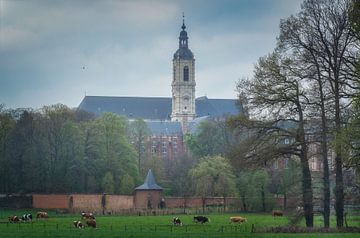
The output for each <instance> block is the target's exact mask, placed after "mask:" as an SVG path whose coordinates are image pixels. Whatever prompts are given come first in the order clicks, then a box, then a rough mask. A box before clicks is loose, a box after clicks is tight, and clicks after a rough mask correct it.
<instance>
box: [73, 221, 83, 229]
mask: <svg viewBox="0 0 360 238" xmlns="http://www.w3.org/2000/svg"><path fill="white" fill-rule="evenodd" d="M73 224H74V226H75V227H76V228H79V229H84V228H85V226H84V225H83V224H82V223H81V221H74V222H73Z"/></svg>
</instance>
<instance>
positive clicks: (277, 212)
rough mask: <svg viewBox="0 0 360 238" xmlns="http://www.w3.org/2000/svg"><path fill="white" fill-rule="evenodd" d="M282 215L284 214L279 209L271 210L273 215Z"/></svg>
mask: <svg viewBox="0 0 360 238" xmlns="http://www.w3.org/2000/svg"><path fill="white" fill-rule="evenodd" d="M283 215H284V213H283V211H280V210H274V211H273V212H272V216H273V217H282V216H283Z"/></svg>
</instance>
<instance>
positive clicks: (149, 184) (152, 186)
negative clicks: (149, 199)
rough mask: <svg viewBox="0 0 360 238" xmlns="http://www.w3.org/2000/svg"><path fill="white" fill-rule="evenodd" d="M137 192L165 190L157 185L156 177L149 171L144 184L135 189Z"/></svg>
mask: <svg viewBox="0 0 360 238" xmlns="http://www.w3.org/2000/svg"><path fill="white" fill-rule="evenodd" d="M135 190H163V188H162V187H160V186H159V185H157V184H156V182H155V178H154V175H153V173H152V171H151V169H149V171H148V173H147V175H146V178H145V182H144V184H143V185H140V186H139V187H137V188H135Z"/></svg>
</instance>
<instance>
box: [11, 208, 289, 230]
mask: <svg viewBox="0 0 360 238" xmlns="http://www.w3.org/2000/svg"><path fill="white" fill-rule="evenodd" d="M272 216H273V217H276V216H283V212H282V211H278V210H276V211H273V212H272ZM36 218H37V219H44V218H49V215H48V213H47V212H38V213H37V214H36ZM8 219H9V222H10V223H17V222H29V221H30V222H31V221H32V219H33V216H32V214H30V213H28V214H24V215H22V216H21V217H18V216H15V215H14V216H9V217H8ZM193 221H194V222H195V223H201V224H204V223H206V222H210V219H209V218H208V217H206V216H194V218H193ZM83 222H84V223H83ZM245 222H247V219H246V218H245V217H241V216H234V217H230V220H229V223H239V224H242V223H245ZM172 223H173V225H175V226H182V225H183V223H182V222H181V220H180V218H179V217H173V219H172ZM85 224H86V225H85ZM73 225H74V227H75V228H79V229H84V228H85V227H86V226H87V227H92V228H96V219H95V215H94V214H93V213H91V212H81V220H76V221H73Z"/></svg>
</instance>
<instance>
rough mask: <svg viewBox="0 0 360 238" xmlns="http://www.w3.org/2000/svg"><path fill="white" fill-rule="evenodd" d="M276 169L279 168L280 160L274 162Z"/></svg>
mask: <svg viewBox="0 0 360 238" xmlns="http://www.w3.org/2000/svg"><path fill="white" fill-rule="evenodd" d="M274 169H279V162H278V161H277V160H275V162H274Z"/></svg>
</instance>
